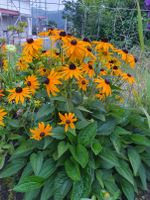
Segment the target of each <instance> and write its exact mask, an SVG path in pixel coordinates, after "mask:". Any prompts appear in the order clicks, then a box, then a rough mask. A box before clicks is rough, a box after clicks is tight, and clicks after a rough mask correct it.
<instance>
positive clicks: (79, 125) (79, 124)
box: [76, 120, 91, 130]
mask: <svg viewBox="0 0 150 200" xmlns="http://www.w3.org/2000/svg"><path fill="white" fill-rule="evenodd" d="M89 124H91V121H87V120H81V121H78V122H77V123H76V129H78V130H81V129H83V128H85V127H86V126H88V125H89Z"/></svg>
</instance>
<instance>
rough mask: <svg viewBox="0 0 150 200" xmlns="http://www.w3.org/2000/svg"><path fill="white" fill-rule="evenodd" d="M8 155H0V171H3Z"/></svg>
mask: <svg viewBox="0 0 150 200" xmlns="http://www.w3.org/2000/svg"><path fill="white" fill-rule="evenodd" d="M6 155H7V153H5V154H2V155H1V154H0V169H2V168H3V166H4V163H5V158H6Z"/></svg>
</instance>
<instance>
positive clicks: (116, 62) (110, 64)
mask: <svg viewBox="0 0 150 200" xmlns="http://www.w3.org/2000/svg"><path fill="white" fill-rule="evenodd" d="M120 65H121V62H120V61H119V60H118V59H117V58H115V57H111V58H110V60H109V61H108V62H107V63H106V65H105V66H106V67H107V68H108V69H110V68H112V67H114V66H120Z"/></svg>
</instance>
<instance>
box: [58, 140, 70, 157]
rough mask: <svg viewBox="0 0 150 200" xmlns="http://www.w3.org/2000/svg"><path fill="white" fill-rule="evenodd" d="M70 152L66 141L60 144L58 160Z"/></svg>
mask: <svg viewBox="0 0 150 200" xmlns="http://www.w3.org/2000/svg"><path fill="white" fill-rule="evenodd" d="M67 150H68V144H67V143H66V142H64V141H62V142H59V144H58V146H57V151H58V158H60V157H61V156H62V155H63V154H64V153H65V152H66V151H67Z"/></svg>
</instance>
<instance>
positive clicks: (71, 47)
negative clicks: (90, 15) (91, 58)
mask: <svg viewBox="0 0 150 200" xmlns="http://www.w3.org/2000/svg"><path fill="white" fill-rule="evenodd" d="M63 49H64V52H65V54H66V56H67V58H69V60H70V61H77V60H79V61H82V60H83V58H84V57H85V56H86V54H87V53H88V51H87V48H86V47H85V46H84V43H83V41H80V40H77V39H73V40H66V41H64V42H63Z"/></svg>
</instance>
